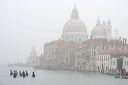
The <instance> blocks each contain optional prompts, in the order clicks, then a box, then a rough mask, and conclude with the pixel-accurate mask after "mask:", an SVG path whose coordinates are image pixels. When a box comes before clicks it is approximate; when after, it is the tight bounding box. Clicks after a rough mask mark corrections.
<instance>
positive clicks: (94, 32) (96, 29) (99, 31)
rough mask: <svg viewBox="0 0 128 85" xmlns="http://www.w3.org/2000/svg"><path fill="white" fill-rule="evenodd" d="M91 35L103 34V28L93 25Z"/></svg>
mask: <svg viewBox="0 0 128 85" xmlns="http://www.w3.org/2000/svg"><path fill="white" fill-rule="evenodd" d="M91 36H104V29H102V28H101V27H96V26H95V27H94V28H93V29H92V32H91Z"/></svg>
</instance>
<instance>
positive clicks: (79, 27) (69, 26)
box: [63, 19, 87, 33]
mask: <svg viewBox="0 0 128 85" xmlns="http://www.w3.org/2000/svg"><path fill="white" fill-rule="evenodd" d="M66 32H85V33H86V32H87V30H86V26H85V24H84V22H83V21H81V20H80V19H78V20H76V19H71V20H69V21H67V22H66V24H65V25H64V28H63V33H66Z"/></svg>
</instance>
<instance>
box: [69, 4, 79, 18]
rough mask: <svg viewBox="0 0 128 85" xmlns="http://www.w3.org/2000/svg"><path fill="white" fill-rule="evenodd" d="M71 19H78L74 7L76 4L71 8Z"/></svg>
mask: <svg viewBox="0 0 128 85" xmlns="http://www.w3.org/2000/svg"><path fill="white" fill-rule="evenodd" d="M71 19H79V13H78V10H77V8H76V5H75V6H74V8H73V10H72V14H71Z"/></svg>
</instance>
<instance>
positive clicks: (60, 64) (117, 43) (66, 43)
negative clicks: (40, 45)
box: [28, 7, 128, 72]
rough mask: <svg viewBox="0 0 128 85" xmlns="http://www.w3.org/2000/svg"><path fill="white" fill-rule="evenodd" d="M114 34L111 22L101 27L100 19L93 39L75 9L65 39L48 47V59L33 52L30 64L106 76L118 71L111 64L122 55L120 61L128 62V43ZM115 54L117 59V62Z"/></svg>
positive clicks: (93, 33) (46, 50) (45, 52)
mask: <svg viewBox="0 0 128 85" xmlns="http://www.w3.org/2000/svg"><path fill="white" fill-rule="evenodd" d="M111 30H112V25H111V21H110V20H109V19H108V21H107V22H105V21H103V22H102V24H101V22H100V20H99V18H98V20H97V22H96V25H95V26H94V28H93V29H92V31H91V35H90V38H89V37H88V34H87V28H86V26H85V24H84V22H83V21H82V20H81V19H80V18H79V14H78V10H77V8H76V7H74V8H73V10H72V14H71V18H70V19H69V20H68V21H67V22H66V23H65V25H64V28H63V34H62V39H58V40H54V41H52V42H49V43H45V44H44V55H43V56H41V58H40V57H37V56H36V51H35V49H33V52H32V55H31V56H30V57H29V58H28V64H29V65H33V66H36V65H40V68H45V69H59V70H65V69H66V70H83V71H85V70H91V71H101V68H105V72H106V71H108V70H111V69H113V70H115V67H114V66H111V67H110V65H111V64H110V62H113V61H112V60H114V59H115V58H116V57H117V58H118V56H117V55H118V54H120V57H121V56H123V55H125V57H124V59H125V60H127V59H126V58H127V56H128V54H127V53H128V44H127V43H126V42H127V39H124V38H123V39H121V38H119V39H113V36H112V31H111ZM101 54H102V55H101ZM111 54H114V55H115V57H114V58H113V56H112V55H111ZM100 56H102V59H104V60H102V59H101V57H100ZM104 56H105V57H104ZM101 61H102V63H101ZM106 64H107V65H106ZM101 66H102V67H101ZM125 67H126V66H125ZM116 68H117V67H116ZM106 69H107V70H106Z"/></svg>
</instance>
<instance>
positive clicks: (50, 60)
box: [44, 40, 79, 70]
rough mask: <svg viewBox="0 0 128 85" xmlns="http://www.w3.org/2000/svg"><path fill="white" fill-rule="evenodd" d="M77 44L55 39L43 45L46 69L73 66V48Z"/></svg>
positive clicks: (70, 67) (71, 67)
mask: <svg viewBox="0 0 128 85" xmlns="http://www.w3.org/2000/svg"><path fill="white" fill-rule="evenodd" d="M78 46H79V44H77V43H74V42H72V41H64V40H55V41H52V42H49V43H46V44H45V45H44V67H45V68H47V69H70V70H73V69H74V68H75V50H76V49H77V47H78Z"/></svg>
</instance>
